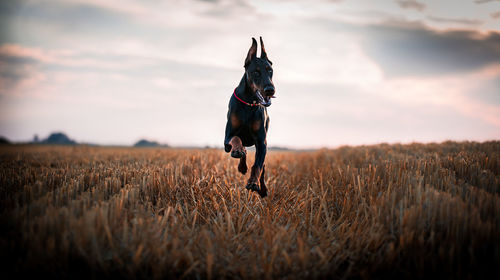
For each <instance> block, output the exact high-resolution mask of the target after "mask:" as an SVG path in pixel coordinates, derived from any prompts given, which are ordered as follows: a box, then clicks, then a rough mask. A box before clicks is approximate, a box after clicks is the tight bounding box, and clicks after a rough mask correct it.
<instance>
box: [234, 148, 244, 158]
mask: <svg viewBox="0 0 500 280" xmlns="http://www.w3.org/2000/svg"><path fill="white" fill-rule="evenodd" d="M231 156H232V157H234V158H242V157H244V156H245V152H244V151H239V150H234V149H233V150H232V151H231Z"/></svg>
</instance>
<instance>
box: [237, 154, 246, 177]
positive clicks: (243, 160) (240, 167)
mask: <svg viewBox="0 0 500 280" xmlns="http://www.w3.org/2000/svg"><path fill="white" fill-rule="evenodd" d="M238 171H239V172H241V174H243V175H245V174H246V173H247V171H248V167H247V157H246V155H244V156H242V157H241V158H240V163H239V164H238Z"/></svg>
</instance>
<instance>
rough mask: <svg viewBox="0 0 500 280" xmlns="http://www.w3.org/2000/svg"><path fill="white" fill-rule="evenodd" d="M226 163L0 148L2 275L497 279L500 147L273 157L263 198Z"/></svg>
mask: <svg viewBox="0 0 500 280" xmlns="http://www.w3.org/2000/svg"><path fill="white" fill-rule="evenodd" d="M249 158H253V156H252V155H250V157H249ZM250 164H251V162H250ZM236 166H237V160H234V159H231V158H230V157H229V156H228V155H227V154H225V153H223V152H222V151H221V150H177V149H154V148H142V149H141V148H100V147H85V146H75V147H58V146H2V147H0V188H1V189H0V222H1V225H0V227H1V236H2V237H1V240H0V249H1V252H2V253H1V254H2V258H3V260H2V261H1V263H2V266H3V269H2V270H3V274H4V275H5V274H7V275H10V276H11V277H13V278H16V279H19V278H22V277H25V276H28V275H32V274H33V273H36V275H37V276H38V277H41V276H52V277H56V278H72V279H74V278H82V279H83V278H84V279H88V278H101V277H108V278H140V279H158V278H188V279H192V278H196V279H215V278H280V279H282V278H285V279H303V278H344V279H351V278H367V279H374V278H384V279H386V278H401V277H406V278H429V277H433V278H434V277H441V278H445V279H457V278H461V279H467V278H470V279H478V277H486V276H489V277H491V276H493V277H496V279H498V277H499V276H500V275H499V272H498V271H499V269H498V265H499V264H500V197H499V194H500V186H499V185H500V142H498V141H495V142H485V143H471V142H464V143H454V142H445V143H442V144H426V145H423V144H410V145H375V146H362V147H342V148H339V149H335V150H319V151H313V152H276V151H271V152H268V156H267V159H266V177H267V178H266V179H267V182H268V188H269V196H268V197H267V198H264V199H261V198H260V197H259V196H258V195H257V194H255V193H250V192H248V191H247V190H246V189H245V188H244V183H245V182H246V178H247V177H246V176H243V175H241V174H239V173H238V172H237V167H236ZM492 279H493V278H492Z"/></svg>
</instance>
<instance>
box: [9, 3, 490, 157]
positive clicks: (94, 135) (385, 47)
mask: <svg viewBox="0 0 500 280" xmlns="http://www.w3.org/2000/svg"><path fill="white" fill-rule="evenodd" d="M0 26H1V27H0V135H3V136H5V137H7V138H8V139H10V140H14V141H27V140H30V139H32V138H33V135H34V134H38V135H39V136H40V137H41V138H45V137H47V136H48V134H49V133H51V132H54V131H63V132H65V133H67V134H68V135H69V136H70V137H71V138H73V139H75V140H76V141H78V142H93V143H99V144H127V145H128V144H132V143H134V142H135V141H137V140H139V139H141V138H146V139H150V140H156V141H159V142H164V143H169V144H171V145H200V146H204V145H211V146H222V144H223V140H224V128H225V122H226V112H227V104H228V101H229V98H230V96H231V94H232V92H233V89H234V88H235V87H236V86H237V84H238V83H239V81H240V79H241V77H242V75H243V71H244V69H243V63H244V59H245V56H246V53H247V51H248V49H249V47H250V45H251V37H256V38H258V36H262V37H263V38H264V42H265V44H266V50H267V53H268V56H269V58H270V60H272V61H273V67H274V73H275V74H274V79H273V80H274V83H275V86H276V96H277V98H276V99H274V100H273V101H274V102H273V105H272V106H271V107H269V108H268V112H269V115H270V117H271V122H270V131H269V133H268V144H269V145H270V146H286V147H293V148H317V147H336V146H338V145H342V144H349V145H358V144H372V143H380V142H389V143H394V142H412V141H418V142H431V141H444V140H448V139H449V140H477V141H484V140H493V139H496V140H498V139H500V2H499V1H487V0H476V1H474V0H468V1H465V0H461V1H459V0H446V1H444V0H440V1H420V0H418V1H417V0H397V1H394V0H387V1H356V0H344V1H327V0H314V1H313V0H309V1H285V0H275V1H249V0H248V1H247V0H237V1H235V0H213V1H201V0H186V1H180V0H179V1H156V0H148V1H145V0H142V1H131V0H107V1H101V0H46V1H20V0H2V1H1V2H0Z"/></svg>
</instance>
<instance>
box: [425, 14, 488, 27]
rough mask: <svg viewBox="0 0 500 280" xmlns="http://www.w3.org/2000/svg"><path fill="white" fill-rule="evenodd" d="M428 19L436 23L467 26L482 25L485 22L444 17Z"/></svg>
mask: <svg viewBox="0 0 500 280" xmlns="http://www.w3.org/2000/svg"><path fill="white" fill-rule="evenodd" d="M427 18H428V19H430V20H432V21H435V22H445V23H458V24H465V25H480V24H482V23H483V21H481V20H478V19H468V18H444V17H435V16H427Z"/></svg>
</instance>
